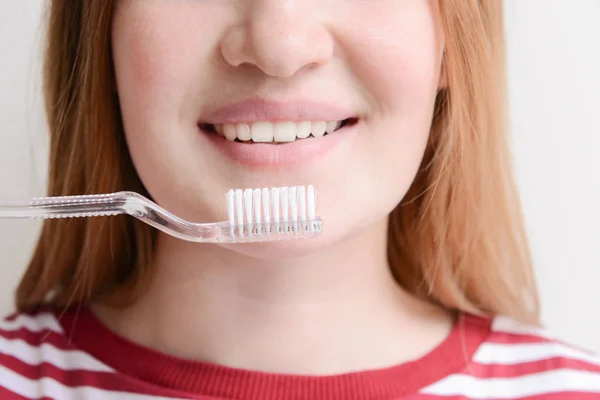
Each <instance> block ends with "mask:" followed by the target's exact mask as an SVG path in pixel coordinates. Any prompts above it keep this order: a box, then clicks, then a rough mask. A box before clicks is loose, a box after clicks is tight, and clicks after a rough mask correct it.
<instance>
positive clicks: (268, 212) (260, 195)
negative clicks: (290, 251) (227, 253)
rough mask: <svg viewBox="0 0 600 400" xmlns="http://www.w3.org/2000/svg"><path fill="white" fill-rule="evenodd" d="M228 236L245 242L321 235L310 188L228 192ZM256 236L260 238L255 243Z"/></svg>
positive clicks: (292, 187) (275, 188) (295, 187)
mask: <svg viewBox="0 0 600 400" xmlns="http://www.w3.org/2000/svg"><path fill="white" fill-rule="evenodd" d="M225 197H226V201H227V217H228V220H229V221H228V229H229V235H230V236H231V237H235V238H237V239H242V238H247V239H248V241H249V242H250V241H268V240H281V239H288V238H289V239H294V238H307V237H313V236H316V235H318V234H320V233H321V229H322V222H321V219H320V218H318V217H316V216H315V200H316V195H315V188H314V187H313V186H283V187H273V188H262V189H231V190H229V191H228V192H227V193H226V194H225ZM256 236H267V237H268V238H265V237H262V238H261V240H257V239H258V238H257V237H256Z"/></svg>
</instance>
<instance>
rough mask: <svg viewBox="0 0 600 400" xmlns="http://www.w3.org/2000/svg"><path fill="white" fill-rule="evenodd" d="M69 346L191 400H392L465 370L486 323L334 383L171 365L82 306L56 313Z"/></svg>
mask: <svg viewBox="0 0 600 400" xmlns="http://www.w3.org/2000/svg"><path fill="white" fill-rule="evenodd" d="M60 323H61V325H62V326H63V328H64V330H65V332H66V334H67V335H68V336H69V338H70V340H71V342H72V343H73V344H74V345H75V346H77V347H78V348H79V349H81V350H83V351H85V352H87V353H89V354H90V355H92V356H93V357H95V358H97V359H98V360H99V361H101V362H103V363H105V364H106V365H108V366H110V367H112V368H114V369H115V370H117V371H119V372H120V373H123V374H126V375H129V376H131V377H134V378H137V379H140V380H143V381H145V382H148V383H151V384H153V385H157V386H161V387H164V388H168V389H171V390H177V391H182V392H185V393H190V394H193V395H203V396H208V397H215V398H220V399H223V398H225V399H239V400H283V399H285V400H299V399H320V400H355V399H356V400H358V399H360V400H368V399H373V400H374V399H378V400H380V399H392V398H394V399H398V398H401V397H404V396H407V395H409V394H414V393H416V392H418V391H419V389H421V388H423V387H425V386H428V385H430V384H432V383H434V382H436V381H438V380H440V379H442V378H443V377H445V376H447V375H450V374H452V373H454V372H457V371H460V370H461V369H463V368H464V367H465V366H466V365H467V364H468V362H469V361H470V359H471V358H472V355H473V353H474V352H475V350H476V349H477V347H478V346H479V345H480V344H481V343H482V342H483V341H485V339H486V338H487V336H488V335H489V333H490V327H491V320H489V319H483V318H479V317H475V316H472V315H466V314H462V315H460V317H459V318H457V320H456V322H455V324H454V326H453V328H452V330H451V332H450V333H449V335H448V336H447V338H446V339H445V340H444V341H443V342H442V343H441V344H440V345H438V346H437V347H436V348H435V349H433V350H432V351H431V352H429V353H428V354H427V355H425V356H424V357H422V358H420V359H418V360H415V361H412V362H407V363H403V364H399V365H396V366H393V367H389V368H383V369H377V370H367V371H360V372H353V373H346V374H340V375H332V376H303V375H284V374H271V373H263V372H256V371H248V370H243V369H237V368H230V367H226V366H222V365H216V364H211V363H205V362H198V361H190V360H185V359H180V358H176V357H173V356H170V355H167V354H164V353H161V352H158V351H155V350H153V349H150V348H147V347H144V346H140V345H138V344H136V343H133V342H131V341H129V340H127V339H125V338H123V337H121V336H119V335H117V334H115V333H114V332H113V331H111V330H109V329H108V328H107V327H106V326H105V325H104V324H103V323H102V322H101V321H100V320H99V319H98V318H97V317H96V316H95V315H94V313H93V312H92V311H91V310H90V309H89V308H87V307H77V308H72V309H70V310H69V311H68V312H66V313H64V312H63V313H61V314H60Z"/></svg>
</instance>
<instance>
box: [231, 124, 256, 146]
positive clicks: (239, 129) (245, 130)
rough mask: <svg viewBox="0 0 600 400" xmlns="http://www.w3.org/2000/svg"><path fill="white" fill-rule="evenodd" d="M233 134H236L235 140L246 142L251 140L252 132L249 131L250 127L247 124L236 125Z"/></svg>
mask: <svg viewBox="0 0 600 400" xmlns="http://www.w3.org/2000/svg"><path fill="white" fill-rule="evenodd" d="M227 125H229V124H225V126H227ZM235 132H236V134H237V138H238V139H240V140H241V141H244V142H247V141H248V140H250V139H252V131H251V130H250V126H249V125H248V124H237V125H236V129H235ZM234 140H235V139H234Z"/></svg>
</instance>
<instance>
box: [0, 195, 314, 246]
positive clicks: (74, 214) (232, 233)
mask: <svg viewBox="0 0 600 400" xmlns="http://www.w3.org/2000/svg"><path fill="white" fill-rule="evenodd" d="M119 214H127V215H130V216H133V217H135V218H137V219H139V220H141V221H142V222H144V223H146V224H148V225H150V226H152V227H154V228H156V229H158V230H160V231H162V232H165V233H167V234H169V235H171V236H174V237H177V238H179V239H183V240H187V241H192V242H199V243H250V242H264V241H276V240H283V239H290V238H298V239H299V238H309V237H313V236H317V235H318V234H320V232H321V220H320V219H319V218H317V219H315V220H312V221H306V222H303V223H300V226H298V224H296V226H295V227H293V226H290V227H288V226H287V224H286V225H285V226H284V225H283V224H279V223H278V224H273V223H271V224H256V223H255V224H254V225H253V226H250V227H248V226H247V225H246V224H244V225H243V226H239V225H237V224H236V225H231V224H230V223H229V222H216V223H193V222H189V221H186V220H184V219H181V218H179V217H177V216H176V215H174V214H172V213H170V212H169V211H167V210H165V209H163V208H162V207H160V206H159V205H158V204H156V203H154V202H152V201H151V200H149V199H147V198H146V197H144V196H142V195H140V194H138V193H135V192H116V193H109V194H98V195H83V196H58V197H39V198H34V199H32V200H31V201H22V202H4V203H2V202H0V218H28V219H53V218H79V217H101V216H113V215H119ZM284 228H285V229H284ZM259 231H262V232H269V233H268V234H267V233H262V234H261V233H259ZM253 232H254V233H253Z"/></svg>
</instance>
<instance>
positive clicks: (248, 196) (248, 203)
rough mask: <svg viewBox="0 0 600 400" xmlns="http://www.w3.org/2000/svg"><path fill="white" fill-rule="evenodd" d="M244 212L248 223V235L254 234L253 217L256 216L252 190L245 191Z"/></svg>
mask: <svg viewBox="0 0 600 400" xmlns="http://www.w3.org/2000/svg"><path fill="white" fill-rule="evenodd" d="M244 211H245V214H246V222H247V223H248V234H249V235H251V234H252V222H253V218H252V215H253V214H254V212H253V208H252V189H245V190H244Z"/></svg>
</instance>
